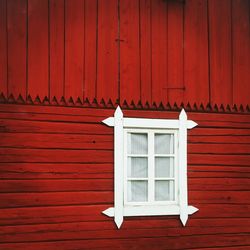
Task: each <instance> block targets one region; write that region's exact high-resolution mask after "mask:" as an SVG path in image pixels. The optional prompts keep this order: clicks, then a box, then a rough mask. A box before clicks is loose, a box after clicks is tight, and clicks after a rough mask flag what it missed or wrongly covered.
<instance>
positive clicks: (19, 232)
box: [0, 222, 250, 242]
mask: <svg viewBox="0 0 250 250" xmlns="http://www.w3.org/2000/svg"><path fill="white" fill-rule="evenodd" d="M89 224H91V223H89ZM102 224H103V226H101V223H99V226H100V227H103V228H102V229H103V230H100V229H99V230H94V229H93V226H92V225H86V223H81V222H79V223H67V224H66V223H65V224H60V226H59V225H57V224H43V225H24V226H16V227H15V226H9V227H8V226H7V227H5V228H4V233H3V234H2V235H1V234H0V235H1V236H2V237H1V238H3V240H2V242H11V241H13V242H25V241H31V242H34V241H42V240H46V241H52V240H64V239H79V238H81V239H105V238H111V239H112V238H119V239H126V238H127V237H129V238H130V239H136V238H146V237H147V236H148V233H149V229H144V228H143V229H140V230H137V229H133V228H130V229H129V230H123V231H121V232H120V233H119V236H116V235H115V234H116V229H114V228H110V227H109V226H107V224H108V223H107V222H106V223H102ZM58 227H59V228H58ZM249 230H250V229H249V227H248V228H247V226H246V225H245V226H242V227H241V228H240V227H210V228H209V227H204V226H203V227H202V226H201V227H190V228H189V229H188V230H185V231H183V230H182V228H168V231H166V230H162V229H161V228H160V229H159V228H155V229H151V234H150V236H151V237H152V238H155V240H157V238H160V237H177V236H179V235H181V236H182V237H183V236H192V235H196V236H199V235H208V234H214V235H216V233H217V234H227V233H228V234H233V233H235V234H237V233H249ZM28 235H29V236H30V237H27V236H28Z"/></svg>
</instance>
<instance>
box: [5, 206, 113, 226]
mask: <svg viewBox="0 0 250 250" xmlns="http://www.w3.org/2000/svg"><path fill="white" fill-rule="evenodd" d="M108 206H109V205H100V204H95V205H74V206H72V205H71V206H49V207H25V208H14V209H13V208H3V209H1V213H0V224H1V225H19V224H43V223H61V222H80V221H86V222H89V221H104V220H110V221H111V219H110V218H108V217H107V216H105V215H103V214H102V213H101V212H102V211H103V210H105V209H107V207H108Z"/></svg>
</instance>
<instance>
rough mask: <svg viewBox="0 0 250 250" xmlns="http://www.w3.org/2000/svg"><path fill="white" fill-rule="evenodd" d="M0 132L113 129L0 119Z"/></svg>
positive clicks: (77, 132) (78, 132)
mask: <svg viewBox="0 0 250 250" xmlns="http://www.w3.org/2000/svg"><path fill="white" fill-rule="evenodd" d="M0 132H11V133H13V132H16V133H20V132H22V133H23V132H24V133H41V134H42V133H45V134H47V133H53V134H61V133H65V134H110V135H112V134H113V130H112V129H111V128H109V127H107V126H103V125H102V124H101V123H100V124H88V123H85V124H83V123H82V124H81V123H70V122H67V123H57V122H43V121H42V122H39V121H34V122H32V121H18V124H17V122H16V121H15V120H6V121H5V120H0Z"/></svg>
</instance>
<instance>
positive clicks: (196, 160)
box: [188, 154, 250, 166]
mask: <svg viewBox="0 0 250 250" xmlns="http://www.w3.org/2000/svg"><path fill="white" fill-rule="evenodd" d="M249 162H250V155H209V154H188V164H190V165H193V164H195V165H229V166H249Z"/></svg>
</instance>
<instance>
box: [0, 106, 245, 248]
mask: <svg viewBox="0 0 250 250" xmlns="http://www.w3.org/2000/svg"><path fill="white" fill-rule="evenodd" d="M113 112H114V110H113V109H93V108H92V109H91V108H69V107H68V108H67V107H60V108H59V107H45V106H43V107H41V106H40V107H39V106H29V105H14V104H5V105H3V104H1V105H0V134H1V137H0V138H1V151H0V179H1V181H0V208H1V212H0V225H1V230H0V238H1V243H0V248H1V249H53V250H54V249H78V248H79V249H97V248H103V249H108V248H109V249H128V247H131V248H135V249H142V248H143V249H166V246H168V247H167V249H199V248H200V249H203V248H213V249H217V248H219V249H249V248H250V237H249V234H250V228H249V223H250V217H249V209H250V202H249V195H250V169H249V162H250V144H249V140H250V129H249V128H250V116H249V114H247V113H245V114H232V113H231V114H225V113H224V114H223V113H220V114H216V113H210V114H209V113H198V112H193V113H190V112H189V113H188V116H189V117H190V119H193V120H194V121H196V122H198V124H199V126H198V127H197V128H195V129H193V130H191V131H190V132H189V138H188V176H189V179H188V186H189V203H190V204H192V205H195V206H197V207H198V208H199V209H200V210H199V212H197V213H196V214H194V215H192V216H191V218H190V220H189V221H188V224H187V226H186V227H182V225H181V223H180V221H179V219H178V217H177V216H176V217H172V216H161V217H157V216H156V217H148V218H146V217H144V218H142V217H136V218H125V221H124V223H123V226H122V228H121V229H120V230H117V229H116V226H115V224H114V222H113V220H112V219H111V218H108V217H106V216H104V215H103V214H102V213H101V212H102V211H103V210H104V209H105V208H107V207H110V206H111V205H112V204H113V129H112V128H110V127H107V126H105V125H103V124H101V123H100V121H102V120H103V119H104V118H106V117H109V116H111V115H113ZM124 113H125V115H126V116H132V117H134V116H140V117H152V116H153V117H158V118H176V117H177V116H178V113H177V112H166V111H133V110H124Z"/></svg>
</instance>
